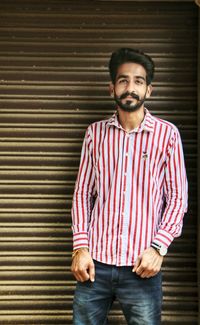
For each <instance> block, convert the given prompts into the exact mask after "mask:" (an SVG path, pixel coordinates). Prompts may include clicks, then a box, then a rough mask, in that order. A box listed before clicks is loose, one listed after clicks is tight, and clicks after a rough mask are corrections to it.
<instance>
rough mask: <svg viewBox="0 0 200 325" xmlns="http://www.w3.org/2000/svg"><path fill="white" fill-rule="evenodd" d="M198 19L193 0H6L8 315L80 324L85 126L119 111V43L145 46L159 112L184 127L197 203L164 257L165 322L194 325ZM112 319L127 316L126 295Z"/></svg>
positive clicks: (3, 104)
mask: <svg viewBox="0 0 200 325" xmlns="http://www.w3.org/2000/svg"><path fill="white" fill-rule="evenodd" d="M197 26H198V8H197V6H195V4H194V3H193V2H192V1H168V2H163V1H155V2H153V1H151V2H148V1H146V2H145V1H122V0H107V1H105V0H96V1H91V0H86V1H84V2H83V1H81V0H77V1H68V0H43V1H39V0H34V1H33V0H29V1H25V0H24V1H23V0H16V1H14V0H7V1H6V2H1V3H0V44H1V47H0V69H1V76H0V225H1V227H0V324H3V325H6V324H13V325H14V324H19V325H22V324H29V325H30V324H40V325H41V324H53V325H55V324H59V325H61V324H72V299H73V290H74V286H75V281H74V279H73V277H72V275H71V272H70V263H71V250H72V234H71V217H70V208H71V200H72V195H73V189H74V182H75V179H76V175H77V171H78V166H79V159H80V151H81V146H82V140H83V136H84V132H85V130H86V127H87V126H88V124H89V123H92V122H94V121H96V120H100V119H103V118H105V117H108V116H110V115H111V114H112V113H113V110H114V109H115V105H114V103H113V101H112V99H111V98H110V96H109V91H108V83H109V74H108V69H107V64H108V59H109V57H110V54H111V52H112V51H113V50H114V49H116V48H118V47H121V46H129V47H139V48H141V49H142V50H144V51H145V52H147V53H149V54H150V55H152V57H153V59H154V60H155V63H156V76H155V81H154V83H153V85H154V91H153V94H152V97H151V98H150V99H149V100H148V102H147V107H149V108H150V110H151V112H152V113H153V114H155V115H157V116H159V117H161V118H164V119H168V120H169V121H171V122H172V123H174V124H176V125H177V126H178V127H179V129H180V132H181V135H182V139H183V144H184V150H185V158H186V165H187V173H188V179H189V191H190V204H189V211H188V213H187V216H186V217H185V227H184V231H183V235H182V237H180V238H179V239H177V240H175V242H174V243H173V244H172V246H171V247H170V250H169V254H168V255H167V257H166V258H165V263H164V265H163V292H164V304H163V315H162V324H166V325H172V324H188V325H193V324H197V317H198V297H197V265H196V264H197V261H196V259H197V256H196V245H197V242H196V237H197V197H196V192H197V167H196V161H197V94H196V90H197V72H196V66H197ZM109 320H110V323H109V324H120V325H122V324H125V320H124V317H123V315H122V312H121V310H120V308H119V305H118V303H114V306H113V308H112V310H111V312H110V314H109Z"/></svg>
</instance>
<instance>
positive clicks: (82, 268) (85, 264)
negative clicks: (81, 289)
mask: <svg viewBox="0 0 200 325" xmlns="http://www.w3.org/2000/svg"><path fill="white" fill-rule="evenodd" d="M71 271H72V273H73V275H74V276H75V278H76V280H77V281H80V282H84V281H88V280H90V281H92V282H94V279H95V266H94V262H93V260H92V257H91V255H90V253H89V252H88V249H87V248H80V249H79V250H78V252H77V253H76V255H75V256H74V258H73V260H72V265H71Z"/></svg>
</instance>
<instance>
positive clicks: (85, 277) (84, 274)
mask: <svg viewBox="0 0 200 325" xmlns="http://www.w3.org/2000/svg"><path fill="white" fill-rule="evenodd" d="M78 275H79V277H80V278H81V281H82V282H84V281H88V280H89V278H90V277H89V273H88V271H87V270H85V269H81V270H79V272H78Z"/></svg>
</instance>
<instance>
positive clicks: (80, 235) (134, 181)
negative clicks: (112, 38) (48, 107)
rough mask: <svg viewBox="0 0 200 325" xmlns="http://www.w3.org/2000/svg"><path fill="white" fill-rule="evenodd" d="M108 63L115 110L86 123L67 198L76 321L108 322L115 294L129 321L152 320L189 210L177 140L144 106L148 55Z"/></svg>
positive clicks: (132, 53)
mask: <svg viewBox="0 0 200 325" xmlns="http://www.w3.org/2000/svg"><path fill="white" fill-rule="evenodd" d="M109 69H110V75H111V80H112V82H111V84H110V93H111V95H112V96H113V97H114V99H115V102H116V104H117V113H115V114H114V115H113V116H112V117H111V118H110V119H108V120H104V121H100V122H96V123H93V124H92V125H90V126H89V127H88V129H87V131H86V135H85V139H84V143H83V148H82V154H81V161H80V169H79V173H78V177H77V181H76V186H75V192H74V197H73V205H72V221H73V227H72V229H73V240H74V251H73V260H72V268H71V269H72V272H73V274H74V276H75V278H76V279H77V281H78V283H77V287H76V291H75V297H74V324H75V325H90V324H91V325H103V324H106V319H107V314H108V312H109V310H110V308H111V305H112V302H113V301H114V299H115V298H116V299H118V301H119V302H120V305H121V307H122V310H123V312H124V315H125V317H126V320H127V323H128V324H131V325H132V324H137V325H158V324H160V319H161V304H162V288H161V287H162V283H161V272H160V269H161V265H162V262H163V257H164V255H166V254H167V248H168V247H169V245H170V244H171V242H172V241H173V239H174V238H175V237H178V236H179V235H180V234H181V229H182V224H183V216H184V213H185V212H186V210H187V178H186V171H185V165H184V157H183V150H182V144H181V139H180V135H179V132H178V130H177V128H176V127H175V126H174V125H173V124H171V123H169V122H167V121H164V120H161V119H158V118H156V117H154V116H152V115H151V114H150V112H149V111H148V110H147V109H146V108H145V107H144V102H145V99H146V98H149V97H150V95H151V92H152V86H151V81H152V79H153V75H154V63H153V61H152V59H151V58H150V57H149V56H148V55H146V54H144V53H142V52H140V51H138V50H134V49H129V48H122V49H119V50H117V51H116V52H114V53H113V54H112V56H111V59H110V63H109Z"/></svg>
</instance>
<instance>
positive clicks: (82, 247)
mask: <svg viewBox="0 0 200 325" xmlns="http://www.w3.org/2000/svg"><path fill="white" fill-rule="evenodd" d="M94 194H95V173H94V168H93V157H92V139H91V136H90V133H89V128H88V129H87V131H86V134H85V138H84V142H83V146H82V152H81V159H80V167H79V172H78V176H77V180H76V185H75V190H74V196H73V202H72V210H71V212H72V231H73V251H74V253H73V259H72V267H71V270H72V272H73V274H74V276H75V277H76V279H77V280H78V281H86V280H88V279H89V278H90V280H93V278H94V265H93V260H92V258H91V256H90V254H89V252H88V247H89V245H88V226H89V223H90V217H91V210H92V199H93V196H94Z"/></svg>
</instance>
